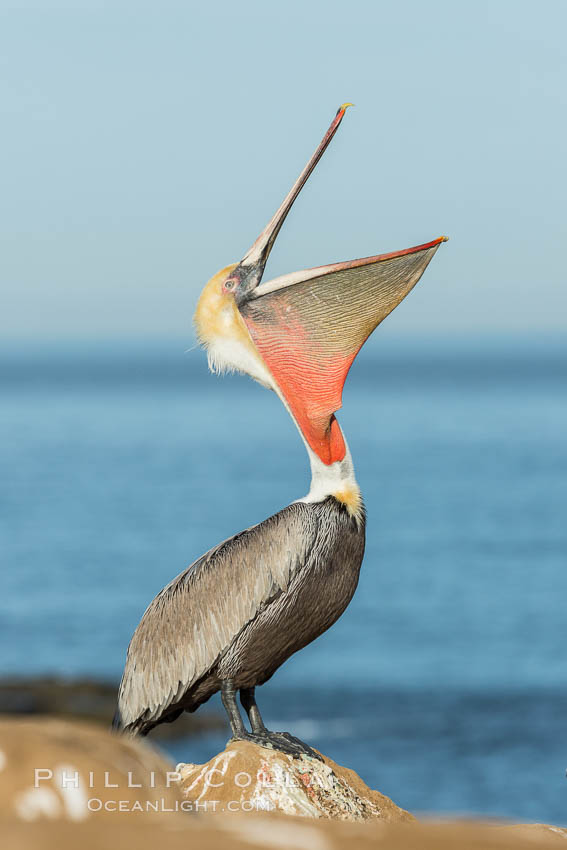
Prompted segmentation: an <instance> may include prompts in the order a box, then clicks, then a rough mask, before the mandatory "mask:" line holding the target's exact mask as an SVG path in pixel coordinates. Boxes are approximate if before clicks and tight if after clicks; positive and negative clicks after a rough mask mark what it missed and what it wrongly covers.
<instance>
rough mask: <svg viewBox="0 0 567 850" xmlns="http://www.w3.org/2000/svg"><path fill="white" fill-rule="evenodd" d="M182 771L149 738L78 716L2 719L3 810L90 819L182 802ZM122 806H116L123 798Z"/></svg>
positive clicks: (4, 814) (146, 812) (25, 816)
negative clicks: (115, 732) (109, 729)
mask: <svg viewBox="0 0 567 850" xmlns="http://www.w3.org/2000/svg"><path fill="white" fill-rule="evenodd" d="M178 780H179V777H178V775H177V774H175V772H174V768H173V766H172V765H170V764H169V763H168V762H167V761H166V760H165V759H164V758H163V757H162V756H161V755H159V754H158V753H157V752H156V751H155V750H153V749H152V748H150V747H149V746H147V745H144V744H142V743H139V742H138V741H135V740H131V739H128V738H125V737H119V736H117V735H111V734H110V733H109V732H107V731H103V730H102V729H100V728H99V727H97V726H93V725H89V724H86V723H81V722H79V721H74V722H71V721H64V720H56V719H53V718H45V719H42V720H37V719H35V718H29V719H28V718H13V719H3V720H2V721H0V818H9V817H16V818H18V819H20V820H23V821H27V822H30V821H34V820H40V819H48V820H57V819H59V820H69V821H77V822H82V821H90V820H92V819H93V818H100V817H106V818H113V819H114V820H116V814H117V811H118V812H119V813H120V814H122V813H124V812H131V813H132V814H135V815H143V816H144V817H147V818H152V817H160V816H163V813H164V810H165V809H167V810H169V809H173V810H174V811H175V810H179V806H180V803H181V802H182V799H181V797H180V793H179V784H178ZM120 805H121V806H122V811H119V806H120Z"/></svg>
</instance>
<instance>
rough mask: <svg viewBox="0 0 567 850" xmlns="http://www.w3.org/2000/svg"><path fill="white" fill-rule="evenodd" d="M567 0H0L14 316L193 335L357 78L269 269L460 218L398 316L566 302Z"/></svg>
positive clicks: (118, 330) (402, 324) (483, 312)
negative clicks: (215, 286) (199, 306)
mask: <svg viewBox="0 0 567 850" xmlns="http://www.w3.org/2000/svg"><path fill="white" fill-rule="evenodd" d="M566 31H567V4H565V3H564V2H559V0H558V2H545V0H544V2H538V3H535V2H528V3H526V2H522V1H521V0H519V2H518V0H510V2H505V1H504V0H501V2H497V1H496V2H494V0H493V2H482V0H481V2H475V3H467V4H464V3H455V2H454V0H450V2H442V0H430V2H427V3H422V2H403V0H402V2H396V3H392V2H390V0H388V2H381V0H378V1H377V2H372V0H368V2H361V0H349V2H339V3H337V2H333V0H325V2H317V0H313V2H309V0H307V1H306V0H303V2H297V0H286V2H285V3H277V4H276V3H266V2H253V1H252V0H240V2H237V3H233V2H231V3H229V2H225V0H217V1H216V2H215V3H209V4H204V3H197V2H194V3H193V2H172V0H160V2H159V3H158V2H153V3H146V2H143V0H136V2H123V0H112V2H96V1H95V0H73V2H71V1H70V0H69V2H59V3H58V2H50V0H41V2H27V0H18V2H9V0H0V103H1V107H0V108H1V110H2V113H3V115H2V119H1V120H2V131H1V133H0V153H1V157H2V163H3V168H2V170H1V176H0V193H1V197H2V203H1V205H0V241H1V245H0V284H1V287H2V290H3V295H2V299H1V300H2V309H0V336H1V337H2V338H3V339H8V340H10V339H14V338H17V339H19V340H27V339H40V340H41V339H46V340H48V339H49V340H50V339H70V340H74V339H85V338H113V339H116V338H124V339H127V338H130V337H136V338H148V339H149V338H153V337H160V338H163V337H168V336H170V337H176V338H177V337H181V338H183V339H187V341H188V342H191V340H192V339H193V331H192V327H191V317H192V313H193V310H194V306H195V302H196V299H197V297H198V294H199V292H200V290H201V288H202V287H203V285H204V284H205V283H206V281H207V280H208V278H209V277H211V276H212V275H213V274H214V273H215V272H216V271H217V270H218V269H220V268H222V267H223V266H225V265H227V264H228V263H230V262H236V261H237V260H239V259H240V257H242V256H243V254H244V253H245V252H246V250H247V249H248V248H249V247H250V245H251V243H252V242H253V241H254V239H255V238H256V236H257V235H258V233H259V232H260V230H261V229H262V228H263V227H264V225H265V224H266V222H267V221H268V219H269V218H270V217H271V215H272V213H273V212H274V211H275V209H276V208H277V206H278V205H279V204H280V202H281V200H282V199H283V196H284V195H285V194H286V192H287V191H288V189H289V187H290V186H291V183H292V182H293V181H294V180H295V178H296V177H297V175H298V173H299V171H300V170H301V168H302V167H303V165H304V164H305V162H306V160H307V159H308V157H309V156H310V155H311V153H312V151H313V150H314V148H315V147H316V146H317V144H318V143H319V141H320V139H321V137H322V135H323V133H324V132H325V130H326V128H327V126H328V125H329V123H330V121H331V119H332V118H333V116H334V114H335V111H336V109H337V107H338V106H339V104H341V103H342V102H344V101H353V102H354V103H355V104H356V108H354V109H351V110H349V111H348V112H347V114H346V117H345V119H344V121H343V123H342V125H341V127H340V129H339V131H338V133H337V135H336V136H335V139H334V140H333V142H332V145H331V147H330V148H329V149H328V151H327V153H326V154H325V157H324V158H323V160H322V161H321V163H320V165H319V166H318V168H317V170H316V172H315V173H314V174H313V176H312V178H311V180H310V181H309V183H308V185H307V186H306V188H305V189H304V191H303V192H302V194H301V196H300V198H299V200H298V201H297V202H296V204H295V206H294V209H293V211H292V213H291V214H290V216H289V217H288V219H287V221H286V223H285V225H284V227H283V229H282V232H281V234H280V236H279V239H278V241H277V243H276V247H275V249H274V251H273V252H272V256H271V258H270V262H269V264H268V267H267V269H266V274H265V279H266V280H267V279H269V278H270V277H274V276H276V275H278V274H282V273H284V272H288V271H294V270H296V269H301V268H306V267H310V266H315V265H320V264H324V263H330V262H335V261H341V260H348V259H353V258H355V257H361V256H368V255H371V254H376V253H381V252H387V251H392V250H397V249H402V248H406V247H409V246H411V245H416V244H420V243H422V242H426V241H429V240H431V239H433V238H435V237H437V236H440V235H445V234H446V235H448V236H449V237H450V241H449V242H448V243H447V244H445V245H443V246H441V248H440V250H439V251H438V252H437V255H436V256H435V258H434V260H433V262H432V263H431V265H430V267H429V268H428V270H427V272H426V273H425V275H424V277H423V279H422V281H421V283H420V285H419V286H418V287H417V288H416V290H415V291H414V292H412V294H411V296H410V297H409V298H408V299H407V301H406V302H404V304H403V305H402V306H401V307H400V308H399V309H398V310H396V311H395V312H394V314H393V315H392V316H390V317H389V318H388V320H387V323H388V330H389V333H393V334H400V335H404V334H414V335H416V334H419V335H430V334H431V335H437V336H439V335H463V334H465V335H466V334H479V333H480V334H497V335H498V334H520V335H526V334H534V333H536V334H544V335H545V334H557V333H561V332H564V331H565V329H566V326H567V288H566V286H565V272H564V263H563V260H562V256H563V250H562V249H563V245H564V243H565V237H566V235H567V224H566V216H565V178H566V165H565V162H566V156H565V138H566V136H567V85H566V80H567V49H566V46H565V44H566V42H565V32H566Z"/></svg>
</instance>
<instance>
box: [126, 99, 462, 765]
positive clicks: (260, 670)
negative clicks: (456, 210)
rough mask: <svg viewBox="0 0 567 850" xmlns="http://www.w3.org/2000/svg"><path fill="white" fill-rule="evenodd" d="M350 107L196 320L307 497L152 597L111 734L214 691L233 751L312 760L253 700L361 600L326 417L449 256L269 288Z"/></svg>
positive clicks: (385, 263) (333, 423) (348, 463)
mask: <svg viewBox="0 0 567 850" xmlns="http://www.w3.org/2000/svg"><path fill="white" fill-rule="evenodd" d="M350 105H351V104H343V106H341V107H340V109H339V110H338V112H337V114H336V116H335V118H334V120H333V122H332V123H331V126H330V127H329V129H328V130H327V133H326V134H325V136H324V138H323V140H322V142H321V144H320V145H319V147H318V148H317V150H316V151H315V153H314V154H313V156H312V157H311V159H310V160H309V162H308V163H307V165H306V166H305V168H304V169H303V171H302V172H301V174H300V176H299V178H298V179H297V181H296V183H295V184H294V186H293V187H292V189H291V191H290V193H289V194H288V196H287V197H286V198H285V200H284V201H283V203H282V205H281V206H280V208H279V209H278V211H277V212H276V213H275V215H274V217H273V218H272V220H271V221H270V222H269V224H268V225H267V227H266V228H265V230H263V232H262V233H261V234H260V236H259V237H258V239H256V241H255V242H254V244H253V245H252V247H251V248H250V250H249V251H248V253H247V254H246V255H245V256H244V257H243V259H242V260H241V261H240V262H239V263H236V264H233V265H230V266H227V267H226V268H224V269H222V271H220V272H218V274H216V275H215V276H214V277H213V278H211V280H210V281H209V282H208V283H207V285H206V286H205V288H204V290H203V293H202V295H201V297H200V300H199V302H198V305H197V310H196V313H195V325H196V329H197V334H198V337H199V341H200V342H201V344H202V345H203V346H204V347H205V348H206V350H207V353H208V359H209V365H210V367H211V369H212V371H216V372H221V371H225V370H235V371H239V372H244V373H246V374H248V375H250V376H251V377H252V378H254V379H255V380H256V381H259V382H260V383H261V384H263V385H264V386H265V387H267V388H269V389H271V390H274V392H276V393H277V395H278V396H279V398H280V399H281V401H282V402H283V404H284V406H285V407H286V409H287V410H288V412H289V413H290V415H291V416H292V418H293V420H294V422H295V424H296V425H297V428H298V430H299V433H300V435H301V437H302V439H303V442H304V443H305V448H306V449H307V454H308V456H309V461H310V464H311V474H312V480H311V488H310V490H309V493H308V494H307V495H306V496H305V497H304V498H302V499H298V500H297V501H296V502H293V503H292V504H291V505H289V506H288V507H287V508H284V509H283V510H281V511H280V512H279V513H277V514H275V516H272V517H270V518H269V519H267V520H264V522H261V523H260V524H259V525H255V526H252V527H251V528H248V529H246V531H243V532H241V533H240V534H236V535H235V536H234V537H231V538H230V539H229V540H225V541H224V542H223V543H220V544H219V545H218V546H216V547H215V548H214V549H211V550H210V551H209V552H207V553H206V554H205V555H203V556H202V557H201V558H198V559H197V560H196V561H195V563H193V564H192V565H191V566H190V567H188V568H187V569H186V570H185V571H184V572H182V573H181V574H180V575H179V576H177V578H174V579H173V581H172V582H170V584H168V585H167V587H165V588H164V589H163V590H162V591H161V592H160V593H159V594H158V595H157V596H156V598H155V599H154V600H153V602H152V603H151V604H150V606H149V607H148V609H147V610H146V612H145V614H144V616H143V617H142V620H141V622H140V624H139V626H138V628H137V629H136V631H135V633H134V636H133V638H132V640H131V642H130V646H129V648H128V656H127V660H126V667H125V670H124V675H123V677H122V682H121V684H120V691H119V696H118V709H117V712H116V717H115V720H114V725H115V727H117V728H119V729H125V730H129V731H131V732H137V733H140V734H142V735H145V734H146V733H147V732H149V731H150V730H151V729H152V728H153V727H154V726H156V725H158V724H159V723H163V722H171V721H172V720H175V718H176V717H178V716H179V715H180V714H181V712H183V711H195V709H197V708H198V707H199V706H200V705H201V704H202V703H204V702H205V701H206V700H208V699H209V697H211V696H212V695H213V694H214V693H216V692H217V691H219V690H220V691H221V695H222V701H223V704H224V707H225V709H226V711H227V714H228V717H229V721H230V725H231V729H232V736H233V738H234V739H246V740H251V741H255V742H257V743H258V744H260V745H262V746H266V747H271V748H275V749H280V750H283V751H284V752H287V753H290V754H292V755H298V754H300V753H308V754H310V755H313V751H312V750H311V749H310V748H309V747H308V746H307V745H306V744H303V743H302V742H301V741H299V740H298V739H297V738H295V737H293V736H292V735H289V734H288V733H285V732H271V731H269V730H268V729H267V728H266V727H265V726H264V723H263V721H262V717H261V715H260V712H259V710H258V706H257V704H256V701H255V696H254V689H255V687H256V686H258V685H263V684H264V682H266V681H267V680H268V679H269V678H270V677H271V676H272V675H273V673H274V672H275V671H276V670H277V669H278V667H279V666H280V665H281V664H283V662H284V661H285V660H286V659H287V658H289V657H290V655H292V654H293V653H294V652H297V650H298V649H301V648H302V647H304V646H306V645H307V644H308V643H310V642H311V641H312V640H314V639H315V638H316V637H318V636H319V635H320V634H321V633H322V632H324V631H325V630H326V629H328V628H329V627H330V626H331V625H332V624H333V623H334V622H335V621H336V620H337V619H338V617H340V616H341V614H342V613H343V611H344V610H345V608H346V607H347V605H348V603H349V602H350V600H351V598H352V596H353V594H354V591H355V589H356V585H357V583H358V576H359V572H360V565H361V563H362V557H363V553H364V539H365V511H364V505H363V502H362V497H361V495H360V490H359V488H358V485H357V483H356V478H355V475H354V469H353V464H352V459H351V455H350V452H349V449H348V446H347V444H346V441H345V438H344V436H343V434H342V431H341V429H340V427H339V424H338V422H337V420H336V418H335V415H334V414H335V411H337V410H338V409H339V408H340V407H341V394H342V388H343V384H344V381H345V378H346V375H347V373H348V371H349V368H350V366H351V364H352V362H353V360H354V358H355V356H356V354H357V353H358V351H359V350H360V348H361V346H362V345H363V343H364V342H365V340H366V339H367V338H368V336H369V335H370V334H371V333H372V331H373V330H374V329H375V328H376V326H377V325H378V324H379V323H380V322H381V321H382V319H384V318H385V317H386V316H387V315H388V314H389V313H390V312H391V311H392V310H393V309H394V307H396V306H397V305H398V304H399V303H400V301H402V299H403V298H405V296H406V295H407V294H408V292H409V291H410V290H411V289H412V287H414V286H415V284H416V283H417V281H418V280H419V278H420V277H421V275H422V273H423V271H424V270H425V268H426V267H427V265H428V263H429V261H430V260H431V258H432V257H433V255H434V253H435V252H436V250H437V248H438V247H439V244H440V243H441V242H443V241H445V237H440V238H439V239H435V240H433V241H432V242H428V243H426V244H423V245H418V246H416V247H414V248H408V249H406V250H404V251H397V252H395V253H391V254H381V255H378V256H373V257H365V258H364V259H360V260H352V261H350V262H344V263H335V264H332V265H328V266H320V267H319V268H313V269H308V270H306V271H299V272H293V273H292V274H286V275H283V276H282V277H278V278H275V279H274V280H270V281H267V282H265V283H262V274H263V271H264V266H265V264H266V261H267V259H268V256H269V254H270V251H271V249H272V246H273V244H274V241H275V239H276V236H277V235H278V232H279V230H280V227H281V226H282V224H283V222H284V219H285V217H286V216H287V214H288V212H289V210H290V208H291V206H292V204H293V202H294V201H295V199H296V198H297V196H298V194H299V192H300V191H301V189H302V187H303V185H304V184H305V182H306V181H307V179H308V177H309V175H310V174H311V172H312V171H313V169H314V168H315V166H316V164H317V162H318V161H319V159H320V158H321V156H322V155H323V152H324V151H325V148H326V147H327V145H328V144H329V142H330V141H331V139H332V137H333V135H334V134H335V132H336V130H337V128H338V126H339V124H340V122H341V120H342V118H343V115H344V113H345V110H346V108H347V106H350ZM238 691H240V700H241V703H242V705H243V707H244V709H245V710H246V713H247V715H248V719H249V722H250V729H251V731H247V729H246V727H245V724H244V721H243V719H242V716H241V714H240V711H239V708H238V705H237V702H236V694H237V692H238Z"/></svg>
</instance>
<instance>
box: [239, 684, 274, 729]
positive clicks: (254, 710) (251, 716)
mask: <svg viewBox="0 0 567 850" xmlns="http://www.w3.org/2000/svg"><path fill="white" fill-rule="evenodd" d="M255 690H256V689H255V688H240V702H241V703H242V705H243V707H244V710H245V711H246V714H247V715H248V720H249V721H250V728H251V729H252V732H254V733H255V734H261V733H262V732H267V731H268V730H267V729H266V727H265V726H264V721H263V720H262V715H261V714H260V709H259V708H258V705H257V703H256V697H255V696H254V691H255Z"/></svg>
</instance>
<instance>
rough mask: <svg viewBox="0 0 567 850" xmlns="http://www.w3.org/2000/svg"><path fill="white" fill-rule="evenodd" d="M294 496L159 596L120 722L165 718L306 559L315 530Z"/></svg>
mask: <svg viewBox="0 0 567 850" xmlns="http://www.w3.org/2000/svg"><path fill="white" fill-rule="evenodd" d="M316 531H317V528H316V519H315V516H314V514H313V512H312V511H310V510H309V508H308V506H307V505H304V504H298V503H295V504H293V505H290V506H289V507H288V508H285V509H284V510H283V511H280V512H279V513H278V514H275V516H273V517H271V518H270V519H268V520H265V521H264V522H262V523H260V524H259V525H256V526H253V527H252V528H249V529H247V530H246V531H244V532H242V533H240V534H237V535H235V536H234V537H232V538H230V539H228V540H225V541H224V542H223V543H221V544H219V545H218V546H216V547H215V548H214V549H211V550H210V551H209V552H207V553H206V554H205V555H203V556H202V557H201V558H198V559H197V560H196V561H195V562H194V563H193V564H191V566H190V567H188V568H187V569H186V570H185V571H184V572H182V573H181V574H180V575H178V576H177V577H176V578H175V579H173V581H172V582H170V583H169V584H168V585H167V586H166V587H164V589H163V590H162V591H161V592H160V593H159V594H158V595H157V596H156V598H155V599H154V600H153V601H152V602H151V604H150V605H149V606H148V608H147V610H146V612H145V613H144V615H143V617H142V620H141V621H140V624H139V626H138V628H137V629H136V631H135V633H134V636H133V637H132V640H131V642H130V646H129V647H128V654H127V659H126V666H125V669H124V675H123V677H122V681H121V684H120V690H119V696H118V707H119V712H120V717H121V724H122V726H124V727H128V726H132V725H135V724H136V723H137V722H138V721H140V719H141V718H143V719H144V722H147V721H152V720H158V719H159V717H160V716H161V715H162V714H163V713H164V711H166V710H167V708H168V707H169V706H171V705H175V704H176V703H178V702H179V701H180V699H181V698H182V697H183V695H184V694H185V693H186V692H187V691H189V690H190V688H191V687H192V685H193V684H195V683H196V682H197V681H199V680H200V679H201V678H202V677H203V676H204V675H205V674H206V673H207V672H208V671H210V670H211V668H213V667H214V665H215V664H216V662H217V661H218V659H219V658H220V657H221V656H222V654H223V653H224V652H225V651H226V650H227V649H228V647H229V646H230V645H231V643H232V642H233V640H234V639H235V638H236V637H237V635H238V634H239V633H240V632H241V630H242V629H243V628H244V627H245V626H246V625H247V624H248V623H249V622H251V621H252V620H253V619H254V618H255V617H256V616H257V615H258V613H259V612H260V611H261V610H263V608H264V607H265V606H266V605H267V604H269V603H270V601H271V600H272V599H274V598H275V597H276V596H278V595H279V594H280V593H282V592H285V590H286V589H287V587H288V586H289V582H290V580H291V578H292V576H293V574H294V572H295V571H296V570H297V569H298V568H300V567H301V566H302V565H303V564H304V563H305V561H306V560H307V557H308V554H309V552H310V550H311V548H312V546H313V543H314V540H315V535H316Z"/></svg>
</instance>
